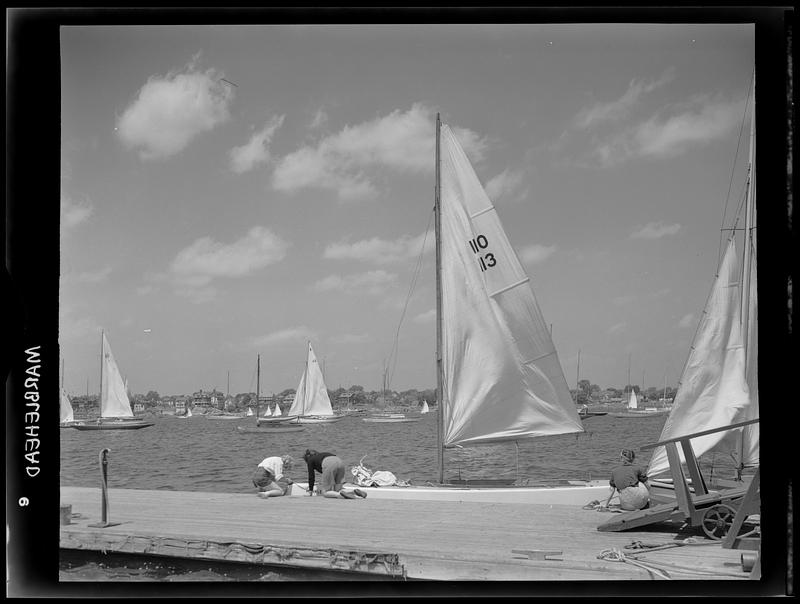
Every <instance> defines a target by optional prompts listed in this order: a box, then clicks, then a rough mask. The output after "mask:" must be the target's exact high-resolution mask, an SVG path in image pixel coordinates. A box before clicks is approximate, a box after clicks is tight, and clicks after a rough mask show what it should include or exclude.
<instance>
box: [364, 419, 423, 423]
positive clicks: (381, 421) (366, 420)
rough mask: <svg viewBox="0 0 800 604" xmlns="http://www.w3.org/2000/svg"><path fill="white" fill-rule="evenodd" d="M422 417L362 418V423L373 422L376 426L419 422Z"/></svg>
mask: <svg viewBox="0 0 800 604" xmlns="http://www.w3.org/2000/svg"><path fill="white" fill-rule="evenodd" d="M421 420H422V418H421V417H362V418H361V421H362V422H371V423H374V424H396V423H404V422H418V421H421Z"/></svg>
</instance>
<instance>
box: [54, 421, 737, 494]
mask: <svg viewBox="0 0 800 604" xmlns="http://www.w3.org/2000/svg"><path fill="white" fill-rule="evenodd" d="M422 418H423V419H422V420H421V421H417V422H408V423H371V422H365V421H363V420H362V418H361V417H359V416H356V415H354V416H349V417H346V418H345V419H343V420H341V421H338V422H335V423H331V424H309V425H306V426H305V429H304V430H303V431H299V432H289V433H287V434H276V433H274V432H267V433H264V434H251V433H240V432H238V431H237V430H236V427H237V426H252V425H253V423H254V420H253V418H252V417H250V418H242V419H240V420H235V421H231V420H209V419H206V418H203V417H193V418H189V419H181V418H177V417H171V416H163V417H158V418H156V419H155V420H153V421H155V425H154V426H151V427H148V428H144V429H141V430H108V431H104V430H98V431H78V430H74V429H62V430H61V456H60V457H61V467H60V482H61V484H62V485H69V486H83V487H99V486H100V484H101V483H100V481H101V472H100V462H99V454H100V451H101V450H102V449H104V448H106V449H109V453H108V486H109V488H128V489H167V490H174V491H211V492H224V493H249V492H252V491H253V485H252V483H251V481H250V477H251V475H252V473H253V470H254V468H255V467H256V465H257V464H258V463H259V462H260V461H261V460H262V459H264V458H265V457H268V456H271V455H286V454H288V455H291V456H292V457H293V458H294V460H295V464H294V467H293V468H292V469H291V470H290V471H288V472H287V474H288V475H289V476H290V477H292V478H293V479H295V480H297V481H305V479H306V477H307V470H306V468H305V464H304V463H303V461H302V455H303V453H304V451H305V450H306V449H307V448H308V449H316V450H317V451H328V452H331V453H334V454H336V455H338V456H339V457H341V458H342V460H343V461H344V462H345V464H346V465H347V467H348V469H349V468H350V467H351V466H354V465H357V464H358V463H359V461H360V460H362V459H363V464H364V465H365V466H366V467H367V468H369V469H370V470H373V471H376V470H386V471H389V472H392V473H393V474H394V475H395V476H396V477H397V478H398V479H399V480H402V481H408V482H410V483H411V484H414V485H424V484H427V483H429V482H438V465H437V463H438V461H437V436H436V432H437V418H436V414H435V413H430V414H426V415H423V416H422ZM665 420H666V415H659V416H654V417H643V418H616V417H613V416H612V415H610V414H609V415H604V416H598V417H592V418H589V419H586V420H584V421H583V425H584V429H585V432H582V433H577V434H565V435H557V436H544V437H540V438H535V439H529V440H521V441H519V442H518V443H504V444H497V445H489V446H482V447H470V448H456V449H447V450H446V452H445V480H446V481H447V480H452V479H458V478H462V479H467V480H476V479H487V478H489V479H496V478H503V479H509V480H512V481H518V483H521V484H524V483H526V482H527V483H528V484H535V483H548V482H553V481H560V480H564V479H570V480H598V479H605V478H607V477H608V476H609V474H610V471H611V469H612V468H613V467H614V465H616V464H617V463H618V460H619V452H620V449H622V448H628V449H634V450H637V455H638V456H637V459H636V461H637V463H640V464H641V465H645V466H646V465H647V462H648V461H649V459H650V455H651V453H652V452H651V451H649V450H648V451H642V452H638V450H639V448H640V447H642V446H644V445H648V444H652V443H655V442H657V441H658V438H659V435H660V434H661V429H662V427H663V425H664V421H665ZM701 461H703V462H704V464H703V465H704V466H705V468H706V469H707V471H708V472H714V473H715V475H717V476H719V475H721V474H720V472H721V473H723V474H724V475H725V476H729V475H730V473H731V470H730V468H732V463H731V462H730V460H728V459H725V456H723V455H717V456H714V457H712V458H710V459H705V458H704V459H702V460H701ZM349 477H350V475H349V474H348V478H349Z"/></svg>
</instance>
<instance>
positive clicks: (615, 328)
mask: <svg viewBox="0 0 800 604" xmlns="http://www.w3.org/2000/svg"><path fill="white" fill-rule="evenodd" d="M626 326H627V323H625V322H622V323H617V324H615V325H612V326H611V327H609V328H608V333H609V334H613V333H619V332H620V331H623V330H624V329H625V328H626Z"/></svg>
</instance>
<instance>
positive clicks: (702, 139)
mask: <svg viewBox="0 0 800 604" xmlns="http://www.w3.org/2000/svg"><path fill="white" fill-rule="evenodd" d="M687 105H688V106H696V108H687ZM678 109H680V113H676V114H674V115H656V116H654V117H651V118H650V119H648V120H647V121H645V122H642V123H640V124H638V125H637V126H635V127H633V128H630V129H628V130H626V131H624V132H622V133H619V134H617V135H616V136H615V137H613V138H611V139H610V140H608V142H605V143H602V144H600V145H597V146H596V147H595V149H594V154H595V155H596V156H597V157H598V158H599V159H600V161H601V163H602V164H603V165H605V166H613V165H616V164H619V163H622V162H624V161H627V160H629V159H631V158H635V157H653V158H660V157H674V156H676V155H679V154H680V153H683V152H684V151H686V150H687V149H689V148H690V147H692V146H696V145H704V144H708V143H710V142H713V141H715V140H719V139H721V138H722V137H723V136H725V135H726V134H728V133H729V132H730V131H732V130H734V129H735V128H736V126H737V125H738V124H739V121H740V119H741V111H742V107H741V103H739V102H733V101H730V102H729V101H718V102H711V101H709V100H708V99H707V98H705V97H699V98H697V99H693V100H692V101H690V102H689V103H688V104H683V105H681V106H680V107H679V108H678ZM670 110H671V111H675V110H676V108H671V109H670ZM663 113H667V111H664V112H663Z"/></svg>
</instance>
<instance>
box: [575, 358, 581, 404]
mask: <svg viewBox="0 0 800 604" xmlns="http://www.w3.org/2000/svg"><path fill="white" fill-rule="evenodd" d="M580 390H581V349H580V348H578V371H577V373H576V375H575V404H576V405H577V404H578V393H579V392H580Z"/></svg>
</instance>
